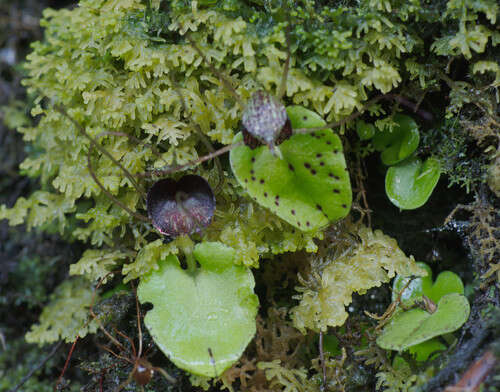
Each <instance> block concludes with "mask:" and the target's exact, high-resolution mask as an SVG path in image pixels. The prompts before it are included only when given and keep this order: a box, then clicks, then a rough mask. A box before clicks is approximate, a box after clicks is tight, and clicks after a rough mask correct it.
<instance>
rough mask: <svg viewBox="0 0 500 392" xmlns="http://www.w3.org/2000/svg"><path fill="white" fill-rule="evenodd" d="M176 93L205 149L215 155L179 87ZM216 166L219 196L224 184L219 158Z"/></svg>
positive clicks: (216, 191)
mask: <svg viewBox="0 0 500 392" xmlns="http://www.w3.org/2000/svg"><path fill="white" fill-rule="evenodd" d="M175 91H176V92H177V95H178V96H179V99H180V100H181V105H182V110H183V111H184V113H185V115H186V116H189V119H190V122H191V123H192V125H193V126H194V127H195V128H196V131H197V134H198V137H199V138H200V139H201V142H202V143H203V144H204V145H205V147H206V148H207V150H208V151H209V152H210V153H214V152H215V148H214V146H213V145H212V143H210V140H209V139H208V138H207V137H206V136H205V134H204V133H203V132H202V131H201V128H200V126H199V125H198V124H195V123H194V122H193V121H191V114H189V113H188V110H187V105H186V101H185V100H184V96H183V95H182V93H181V91H180V89H179V87H178V86H177V87H176V89H175ZM215 166H216V167H217V172H218V173H219V183H218V184H217V186H216V187H215V190H214V193H215V194H217V193H219V191H220V189H221V188H222V185H223V184H224V172H223V170H222V165H221V163H220V160H219V158H218V157H216V158H215Z"/></svg>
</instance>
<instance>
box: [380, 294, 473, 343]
mask: <svg viewBox="0 0 500 392" xmlns="http://www.w3.org/2000/svg"><path fill="white" fill-rule="evenodd" d="M469 313H470V306H469V302H468V301H467V298H465V297H464V296H463V295H460V294H457V293H453V294H447V295H445V296H443V297H442V298H441V299H440V300H439V302H438V304H437V310H436V311H435V312H434V313H429V312H427V311H425V310H422V309H411V310H408V311H401V312H399V313H397V314H396V315H394V317H393V318H392V320H391V321H390V323H389V324H388V325H387V326H386V327H385V328H384V330H383V332H382V334H381V335H380V336H379V337H378V338H377V344H378V345H379V346H380V347H382V348H383V349H386V350H398V351H401V350H405V349H407V348H408V347H410V346H414V345H416V344H419V343H421V342H424V341H426V340H429V339H432V338H434V337H436V336H439V335H443V334H446V333H449V332H453V331H455V330H457V329H458V328H460V327H461V326H462V325H463V324H464V323H465V322H466V321H467V318H468V317H469Z"/></svg>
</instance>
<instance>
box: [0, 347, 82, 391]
mask: <svg viewBox="0 0 500 392" xmlns="http://www.w3.org/2000/svg"><path fill="white" fill-rule="evenodd" d="M0 347H1V348H0V390H2V391H10V390H13V389H14V388H15V387H16V386H17V385H18V384H19V382H20V381H21V379H22V378H23V377H24V376H26V374H28V373H29V372H30V371H31V370H32V369H33V368H34V367H35V366H36V365H37V363H38V362H40V360H41V358H44V357H45V356H46V355H48V354H49V352H50V350H51V347H46V348H41V347H38V346H36V345H33V344H27V343H26V342H25V341H24V339H23V338H19V339H9V341H8V342H7V347H2V346H0ZM59 366H62V364H61V363H58V362H56V360H55V359H54V358H52V359H50V360H49V361H48V362H47V363H46V365H45V366H44V367H42V368H41V369H38V370H37V371H36V372H35V373H34V374H33V375H32V377H30V378H29V379H28V380H27V381H26V382H25V383H24V384H23V386H22V387H21V388H20V389H19V390H22V391H23V392H52V391H53V390H54V382H53V372H54V371H57V370H56V369H58V367H59ZM79 390H80V386H79V385H78V383H73V384H72V385H71V388H69V389H68V391H69V392H77V391H79Z"/></svg>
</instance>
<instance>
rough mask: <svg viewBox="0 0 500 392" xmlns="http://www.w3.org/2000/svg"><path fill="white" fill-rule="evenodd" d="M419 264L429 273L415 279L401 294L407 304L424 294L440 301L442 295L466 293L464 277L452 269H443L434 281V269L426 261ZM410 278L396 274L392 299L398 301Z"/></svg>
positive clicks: (412, 302)
mask: <svg viewBox="0 0 500 392" xmlns="http://www.w3.org/2000/svg"><path fill="white" fill-rule="evenodd" d="M417 265H418V266H419V267H420V268H422V269H424V270H425V271H427V275H426V276H423V277H419V278H415V279H413V280H412V281H411V282H410V284H409V285H408V287H406V289H405V290H404V291H403V293H402V295H401V301H402V303H403V304H404V305H405V306H410V305H413V304H414V302H415V300H417V299H420V298H421V297H422V295H425V296H427V297H428V298H429V299H430V300H432V301H434V302H438V301H439V300H440V299H441V297H442V296H444V295H446V294H451V293H457V294H462V295H463V294H464V284H463V282H462V279H460V277H459V276H458V275H457V274H455V273H454V272H452V271H443V272H441V273H440V274H439V275H438V276H437V277H436V280H435V281H434V282H433V279H432V270H431V268H430V267H429V266H428V265H427V264H425V263H420V262H419V263H417ZM408 280H409V278H407V277H404V276H400V275H398V276H396V278H395V279H394V281H393V283H392V300H393V301H396V300H397V297H398V295H399V293H400V292H401V291H402V290H403V288H405V286H406V284H407V283H408Z"/></svg>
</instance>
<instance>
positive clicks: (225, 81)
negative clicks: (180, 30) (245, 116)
mask: <svg viewBox="0 0 500 392" xmlns="http://www.w3.org/2000/svg"><path fill="white" fill-rule="evenodd" d="M186 38H187V40H188V41H189V43H190V44H191V46H192V47H193V48H194V50H196V52H197V53H198V54H199V55H200V56H201V58H202V59H203V61H204V62H205V64H206V65H207V66H208V67H209V68H210V71H212V73H213V74H214V75H216V76H217V77H218V78H219V80H220V81H221V82H222V84H223V85H224V87H225V88H226V89H227V90H228V91H229V93H230V94H231V95H232V96H233V98H234V99H235V100H236V102H238V104H239V105H240V107H241V108H244V107H245V105H244V103H243V100H242V99H241V97H240V96H239V95H238V93H237V92H236V90H235V89H234V87H233V86H232V84H231V82H229V80H228V79H227V78H226V77H225V76H224V75H223V74H222V73H221V72H220V71H219V70H217V69H216V68H215V67H214V66H213V65H212V64H211V63H210V62H209V61H208V59H207V57H206V56H205V54H204V53H203V52H202V51H201V50H200V48H199V47H198V45H196V42H194V40H193V39H192V38H191V36H190V35H189V33H186Z"/></svg>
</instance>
